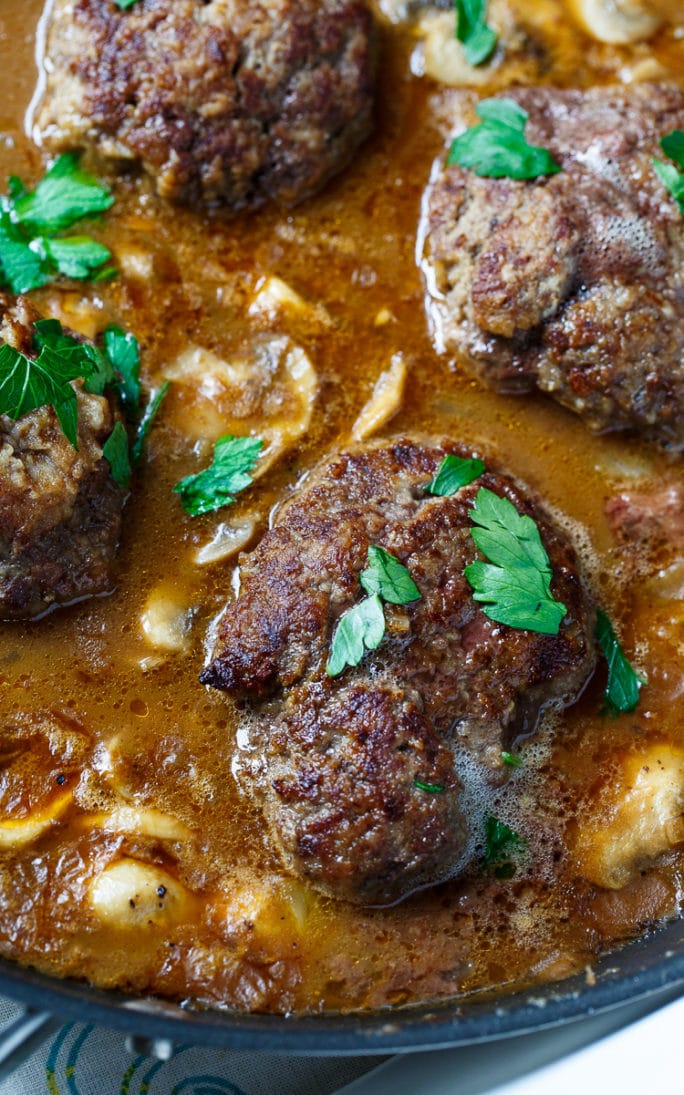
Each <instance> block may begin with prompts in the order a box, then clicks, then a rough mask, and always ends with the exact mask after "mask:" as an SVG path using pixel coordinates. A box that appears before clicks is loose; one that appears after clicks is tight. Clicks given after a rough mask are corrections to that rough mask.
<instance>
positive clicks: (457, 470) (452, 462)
mask: <svg viewBox="0 0 684 1095" xmlns="http://www.w3.org/2000/svg"><path fill="white" fill-rule="evenodd" d="M484 470H485V466H484V463H483V462H482V460H478V459H477V458H474V459H472V460H465V459H464V458H463V457H462V456H454V455H453V454H452V453H449V455H448V456H445V457H444V459H443V460H442V463H441V464H440V465H439V468H438V469H437V474H436V476H435V477H434V479H432V480H431V481H430V482H429V483H428V485H427V486H426V488H425V490H426V491H427V492H428V494H436V495H439V496H440V497H441V498H448V497H449V496H450V495H452V494H455V493H456V491H457V490H460V488H461V487H467V486H468V484H469V483H472V482H473V480H474V479H477V477H478V476H479V475H482V472H483V471H484Z"/></svg>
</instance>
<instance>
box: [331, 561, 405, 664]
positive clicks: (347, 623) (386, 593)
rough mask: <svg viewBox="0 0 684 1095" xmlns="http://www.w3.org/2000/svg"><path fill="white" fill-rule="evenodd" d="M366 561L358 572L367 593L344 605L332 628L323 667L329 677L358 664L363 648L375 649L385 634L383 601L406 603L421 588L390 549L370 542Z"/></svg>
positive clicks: (394, 603)
mask: <svg viewBox="0 0 684 1095" xmlns="http://www.w3.org/2000/svg"><path fill="white" fill-rule="evenodd" d="M368 564H369V565H368V567H367V569H366V570H362V571H361V573H360V575H359V581H360V583H361V585H362V587H363V588H364V589H365V591H366V593H367V594H368V596H367V597H365V598H364V599H363V601H360V602H359V603H358V604H356V605H354V606H353V607H352V608H349V609H347V611H346V612H345V613H344V614H343V615H342V616H340V619H339V621H338V624H337V627H336V628H335V633H334V635H333V640H332V646H331V650H330V657H329V658H328V664H327V665H326V667H325V668H326V672H327V673H328V675H329V676H331V677H337V676H338V675H339V674H340V673H341V672H342V670H343V669H344V668H345V667H346V666H348V665H358V664H359V662H360V661H361V659H362V657H363V655H364V654H365V652H366V650H375V649H376V647H378V646H379V645H380V643H381V641H382V637H383V635H384V634H385V612H384V609H383V606H382V601H386V602H387V603H388V604H393V605H405V604H408V603H409V602H410V601H417V600H419V599H420V590H419V589H418V586H417V585H416V583H415V582H414V581H413V578H412V577H411V575H410V574H409V572H408V570H407V569H406V567H405V566H404V565H403V563H400V562H399V560H398V559H395V557H394V556H393V555H390V553H389V551H385V549H384V548H381V547H375V546H374V545H371V546H370V547H369V548H368ZM381 598H382V600H381Z"/></svg>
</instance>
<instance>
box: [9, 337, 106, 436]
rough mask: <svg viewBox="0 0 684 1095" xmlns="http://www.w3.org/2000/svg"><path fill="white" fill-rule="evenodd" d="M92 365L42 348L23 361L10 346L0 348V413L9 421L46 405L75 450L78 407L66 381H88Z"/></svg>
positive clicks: (81, 356) (80, 357) (50, 348)
mask: <svg viewBox="0 0 684 1095" xmlns="http://www.w3.org/2000/svg"><path fill="white" fill-rule="evenodd" d="M90 372H92V363H91V362H90V361H89V359H88V358H87V357H86V356H85V355H81V354H79V355H76V354H61V353H59V352H58V351H57V350H55V349H54V348H53V347H52V346H50V345H47V344H45V343H44V344H43V345H42V346H41V350H40V354H39V356H38V358H37V359H35V360H34V359H33V358H29V357H25V356H24V354H22V353H20V352H19V351H18V350H15V349H14V348H13V347H12V346H8V345H7V344H6V343H3V344H2V345H1V346H0V413H1V414H6V415H8V416H9V418H12V419H15V420H16V419H18V418H22V417H23V416H24V415H25V414H29V413H30V412H31V411H34V410H36V408H37V407H44V406H46V405H48V406H51V407H53V408H54V411H55V413H56V415H57V419H58V421H59V424H60V426H61V427H62V430H63V431H64V434H65V436H66V437H67V439H68V440H69V441H70V442H71V444H72V445H73V446H74V448H75V449H76V448H78V424H77V414H78V403H77V400H76V392H75V391H74V389H73V388H72V387H71V384H70V383H69V381H71V380H75V379H76V378H77V377H87V376H89V375H90Z"/></svg>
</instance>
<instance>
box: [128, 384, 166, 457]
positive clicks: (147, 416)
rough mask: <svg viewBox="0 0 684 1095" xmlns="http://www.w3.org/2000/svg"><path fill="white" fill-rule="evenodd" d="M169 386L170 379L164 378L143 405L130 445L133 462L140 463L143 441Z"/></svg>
mask: <svg viewBox="0 0 684 1095" xmlns="http://www.w3.org/2000/svg"><path fill="white" fill-rule="evenodd" d="M170 387H171V381H170V380H165V381H164V383H163V384H162V385H160V387H159V388H157V390H156V392H155V393H154V395H152V396H151V397H150V400H149V402H148V404H147V406H146V407H145V410H144V411H143V416H142V418H141V419H140V422H139V424H138V428H137V430H136V433H135V440H134V441H133V444H132V445H131V456H132V457H133V463H134V464H139V463H140V459H141V457H142V453H143V448H144V446H145V441H146V440H147V435H148V433H149V432H150V430H151V429H152V423H153V422H154V420H155V418H156V417H157V412H158V410H159V408H160V407H161V405H162V403H163V402H164V399H165V398H166V393H167V392H168V390H169V388H170Z"/></svg>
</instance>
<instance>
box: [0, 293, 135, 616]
mask: <svg viewBox="0 0 684 1095" xmlns="http://www.w3.org/2000/svg"><path fill="white" fill-rule="evenodd" d="M0 316H1V319H0V341H2V342H5V343H8V344H9V345H11V346H13V347H14V348H15V349H17V350H20V351H21V352H22V353H23V354H25V355H26V356H28V357H31V356H35V355H36V352H37V350H36V346H35V344H34V338H33V323H34V322H35V321H36V320H37V319H38V318H39V316H38V315H37V313H36V312H35V311H34V310H33V308H32V307H31V306H30V305H29V304H28V303H27V301H26V300H25V299H24V298H21V297H20V298H19V299H18V300H17V301H16V303H14V304H12V303H11V302H10V301H9V299H8V298H7V297H5V296H3V295H0ZM73 387H74V389H75V391H76V397H77V400H78V450H76V449H74V447H73V446H72V445H71V444H70V442H69V441H68V440H67V439H66V437H65V436H64V433H63V432H62V429H61V427H60V425H59V422H58V420H57V416H56V414H55V412H54V410H53V409H52V407H48V406H45V407H39V408H38V409H37V410H34V411H31V413H30V414H26V415H24V416H23V417H22V418H20V419H18V421H16V422H15V421H13V420H12V419H11V418H8V417H7V415H3V414H0V619H12V618H26V617H31V616H37V615H39V614H40V613H42V612H45V610H46V609H48V608H50V607H51V606H52V605H55V604H60V603H62V602H65V601H72V600H74V599H75V598H77V597H84V596H86V595H88V594H91V593H101V592H105V591H106V590H108V589H109V588H110V585H111V574H110V568H111V563H112V559H113V557H114V554H115V552H116V548H117V544H118V540H119V532H120V528H121V510H122V507H123V501H124V491H123V490H122V489H121V488H120V487H118V486H117V485H116V483H115V482H114V480H113V479H112V476H111V469H110V466H109V463H108V462H107V460H106V459H105V458H104V457H103V455H102V445H103V444H104V443H105V441H106V440H107V438H108V437H109V436H110V434H111V432H112V429H113V427H114V423H115V422H116V419H117V412H116V411H115V409H114V408H113V406H112V404H111V403H110V401H109V399H108V398H106V397H105V396H99V395H90V394H88V393H87V392H85V391H83V388H82V384H81V381H78V380H77V381H74V382H73Z"/></svg>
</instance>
